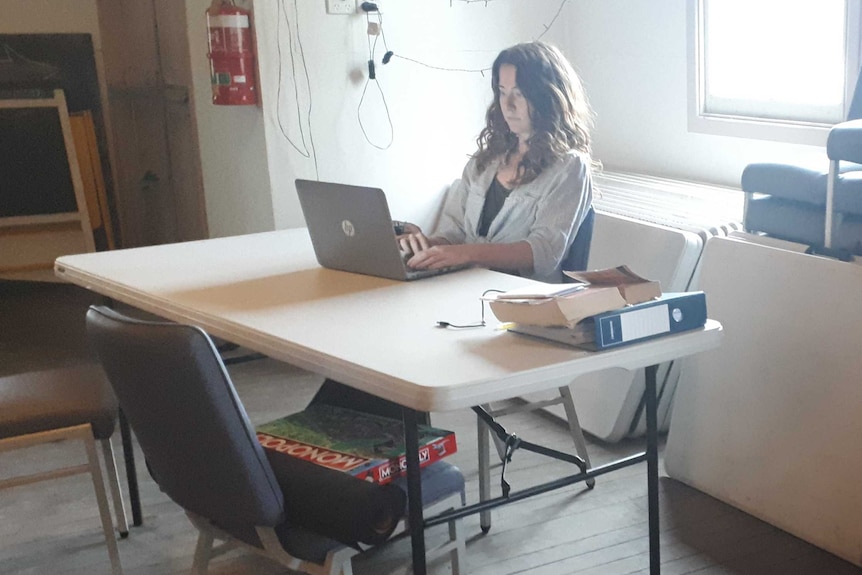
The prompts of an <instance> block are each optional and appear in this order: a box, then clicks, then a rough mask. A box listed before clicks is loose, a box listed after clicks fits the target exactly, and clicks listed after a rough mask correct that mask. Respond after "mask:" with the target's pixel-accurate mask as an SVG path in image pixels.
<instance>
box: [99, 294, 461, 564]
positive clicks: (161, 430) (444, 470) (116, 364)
mask: <svg viewBox="0 0 862 575" xmlns="http://www.w3.org/2000/svg"><path fill="white" fill-rule="evenodd" d="M87 331H88V335H89V336H90V338H91V340H92V342H93V344H94V347H95V349H96V351H97V353H98V356H99V359H100V361H101V362H102V365H103V367H104V370H105V373H106V374H107V376H108V380H109V382H110V383H111V386H112V387H113V388H114V391H115V393H116V396H117V398H118V400H119V403H120V406H121V407H122V408H123V411H124V413H125V414H126V416H127V417H128V420H129V423H130V425H131V427H132V430H133V431H134V432H135V435H136V436H137V438H138V441H139V443H140V446H141V449H142V451H143V453H144V456H145V458H146V462H147V468H148V469H149V470H150V474H151V475H152V477H153V479H154V480H155V482H156V483H157V484H158V486H159V488H160V489H161V490H162V491H164V492H165V493H166V494H167V495H168V496H169V497H170V498H171V499H172V500H173V501H174V502H176V503H177V504H179V505H180V506H181V507H182V508H183V509H184V510H185V511H186V514H187V515H188V516H189V518H190V520H191V522H192V523H193V524H194V526H195V527H196V528H197V529H198V531H199V538H198V543H197V547H196V550H195V556H194V563H193V566H192V573H194V574H197V575H200V574H203V573H206V572H207V566H208V564H209V560H210V558H211V557H213V556H215V555H216V554H219V553H221V552H223V551H227V550H230V549H232V548H234V547H236V546H237V545H241V546H243V547H244V548H246V549H249V550H252V551H255V552H258V553H261V554H263V555H266V556H268V557H270V558H272V559H274V560H276V561H278V562H280V563H281V564H283V565H285V566H287V567H289V568H290V569H294V570H300V571H303V572H305V573H310V574H319V575H336V574H343V575H348V574H350V573H351V572H352V569H351V557H352V556H353V555H355V554H357V553H358V552H359V551H360V549H362V548H363V546H369V545H376V544H379V543H383V542H384V541H386V540H387V539H388V538H389V536H390V535H391V534H392V533H393V531H394V530H395V528H396V527H397V526H398V524H399V522H400V521H401V520H402V519H403V518H404V515H405V511H406V496H405V493H404V490H403V488H401V487H399V486H398V485H396V484H389V485H376V484H372V483H368V482H365V481H360V480H357V479H355V478H353V477H351V476H350V475H348V474H345V473H342V472H339V471H333V470H329V469H325V468H323V467H320V466H318V465H315V464H313V463H310V462H307V461H303V460H300V459H295V458H292V457H285V456H283V455H281V454H278V453H277V452H275V451H273V450H269V449H266V450H265V449H263V448H262V447H261V446H260V444H259V442H258V440H257V437H256V434H255V431H254V429H253V427H252V426H251V424H250V422H249V420H248V417H247V415H246V413H245V409H244V408H243V405H242V403H241V401H240V399H239V397H238V396H237V394H236V391H235V389H234V387H233V383H232V382H231V379H230V376H229V375H228V373H227V371H226V369H225V367H224V364H223V362H222V360H221V358H220V357H219V355H218V351H217V350H216V348H215V346H214V345H213V343H212V341H211V340H210V338H209V337H208V336H207V334H206V333H205V332H204V331H203V330H201V329H199V328H196V327H191V326H184V325H179V324H175V323H167V322H150V321H142V320H137V319H132V318H128V317H125V316H123V315H120V314H119V313H117V312H115V311H113V310H111V309H109V308H105V307H95V306H93V307H91V308H90V310H89V311H88V312H87ZM440 464H443V465H440ZM453 478H454V479H456V480H457V479H460V482H458V481H453ZM422 481H423V504H426V503H431V501H430V499H433V498H436V499H437V500H442V499H445V498H448V497H450V496H452V495H453V494H457V495H460V496H461V498H462V504H463V485H464V483H463V476H462V475H461V472H460V471H459V470H458V469H457V468H456V467H454V466H453V465H451V464H449V463H446V462H443V461H440V462H437V463H435V464H433V465H430V466H428V467H426V468H424V469H423V470H422ZM429 483H430V484H429ZM426 485H427V489H426ZM441 486H442V488H441ZM426 491H427V493H426ZM216 539H219V540H224V541H225V542H226V544H225V545H220V546H218V547H215V546H214V542H215V540H216ZM433 551H436V552H438V553H448V554H449V555H450V558H451V559H452V561H453V572H454V573H457V572H458V567H459V559H460V555H461V554H462V553H463V551H464V540H463V536H462V534H461V533H460V530H459V529H458V525H457V523H456V524H455V525H453V524H452V523H450V540H449V541H447V542H446V543H444V544H443V545H442V546H440V548H438V549H436V550H433Z"/></svg>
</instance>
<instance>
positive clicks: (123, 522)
mask: <svg viewBox="0 0 862 575" xmlns="http://www.w3.org/2000/svg"><path fill="white" fill-rule="evenodd" d="M100 442H101V444H102V454H103V455H104V459H105V469H106V470H107V473H108V485H109V486H110V488H111V499H113V501H114V515H115V516H116V518H117V529H118V530H119V532H120V537H122V538H123V539H125V538H126V537H128V536H129V521H128V519H126V507H125V505H124V502H123V494H122V492H121V491H120V475H119V473H118V472H117V460H116V459H115V457H114V444H113V443H111V438H110V437H108V438H107V439H102V440H100Z"/></svg>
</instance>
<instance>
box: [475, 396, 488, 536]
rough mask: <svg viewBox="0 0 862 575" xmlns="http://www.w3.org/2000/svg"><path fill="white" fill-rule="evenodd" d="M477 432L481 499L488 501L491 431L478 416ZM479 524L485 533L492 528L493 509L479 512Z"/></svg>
mask: <svg viewBox="0 0 862 575" xmlns="http://www.w3.org/2000/svg"><path fill="white" fill-rule="evenodd" d="M482 407H484V408H486V409H487V407H488V406H487V405H483V406H482ZM476 432H477V435H478V443H479V444H478V447H479V501H487V500H488V499H490V498H491V453H490V450H491V446H490V445H489V437H490V435H491V431H490V430H489V429H488V427H487V426H486V425H485V422H484V421H482V420H481V419H479V417H478V416H477V417H476ZM479 525H480V526H481V527H482V532H483V533H487V532H488V531H490V530H491V511H482V512H480V513H479Z"/></svg>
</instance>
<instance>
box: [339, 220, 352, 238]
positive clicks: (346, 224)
mask: <svg viewBox="0 0 862 575" xmlns="http://www.w3.org/2000/svg"><path fill="white" fill-rule="evenodd" d="M341 231H343V232H344V235H345V236H347V237H348V238H352V237H353V236H355V235H356V228H354V227H353V222H351V221H350V220H342V221H341Z"/></svg>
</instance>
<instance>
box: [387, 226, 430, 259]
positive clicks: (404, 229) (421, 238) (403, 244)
mask: <svg viewBox="0 0 862 575" xmlns="http://www.w3.org/2000/svg"><path fill="white" fill-rule="evenodd" d="M398 223H399V225H400V227H401V234H400V235H398V236H396V237H395V240H396V241H397V242H398V248H399V249H400V250H401V251H402V252H407V253H409V254H418V253H419V252H421V251H422V250H427V249H428V248H429V247H431V245H432V244H431V240H430V239H429V238H428V236H426V235H425V234H424V233H422V229H421V228H420V227H419V226H417V225H416V224H411V223H410V222H398Z"/></svg>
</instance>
